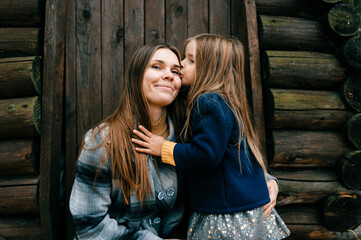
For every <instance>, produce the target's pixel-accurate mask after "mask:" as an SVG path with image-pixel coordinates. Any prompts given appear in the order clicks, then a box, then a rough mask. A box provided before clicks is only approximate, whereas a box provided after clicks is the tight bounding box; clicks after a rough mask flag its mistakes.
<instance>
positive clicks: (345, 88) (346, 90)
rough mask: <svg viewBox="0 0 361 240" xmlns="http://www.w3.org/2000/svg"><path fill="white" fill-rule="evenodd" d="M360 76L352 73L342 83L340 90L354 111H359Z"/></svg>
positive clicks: (360, 95) (360, 102) (360, 99)
mask: <svg viewBox="0 0 361 240" xmlns="http://www.w3.org/2000/svg"><path fill="white" fill-rule="evenodd" d="M360 90H361V76H360V75H352V76H350V77H348V78H347V80H346V81H345V82H344V83H343V85H342V88H341V92H342V96H343V99H345V101H346V102H347V104H348V106H349V107H350V108H352V109H353V110H354V111H356V112H361V91H360Z"/></svg>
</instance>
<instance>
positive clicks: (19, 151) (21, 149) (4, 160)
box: [0, 138, 39, 175]
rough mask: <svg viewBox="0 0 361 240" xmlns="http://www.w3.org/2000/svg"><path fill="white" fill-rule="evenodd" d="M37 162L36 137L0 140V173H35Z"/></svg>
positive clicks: (37, 145) (37, 144)
mask: <svg viewBox="0 0 361 240" xmlns="http://www.w3.org/2000/svg"><path fill="white" fill-rule="evenodd" d="M38 162H39V143H38V140H37V139H36V138H30V139H16V140H1V141H0V175H21V174H36V173H37V172H38Z"/></svg>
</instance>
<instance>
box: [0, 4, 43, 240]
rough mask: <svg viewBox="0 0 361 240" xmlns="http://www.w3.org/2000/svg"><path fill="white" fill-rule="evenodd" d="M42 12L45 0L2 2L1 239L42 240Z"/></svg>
mask: <svg viewBox="0 0 361 240" xmlns="http://www.w3.org/2000/svg"><path fill="white" fill-rule="evenodd" d="M44 7H45V1H43V0H23V1H22V0H15V1H14V0H2V1H1V2H0V36H1V37H0V86H1V87H0V239H42V230H41V228H42V226H41V223H40V205H39V181H40V179H41V177H40V172H39V165H40V162H39V159H40V152H39V149H40V139H41V137H40V136H41V121H42V117H41V114H42V111H41V108H42V107H41V106H42V99H41V95H42V94H41V92H42V55H43V53H42V52H43V50H42V48H43V32H44V31H43V24H44V20H43V19H44ZM41 181H47V180H46V179H42V180H41Z"/></svg>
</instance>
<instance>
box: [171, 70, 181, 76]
mask: <svg viewBox="0 0 361 240" xmlns="http://www.w3.org/2000/svg"><path fill="white" fill-rule="evenodd" d="M172 73H174V74H177V75H180V72H179V71H178V70H173V71H172Z"/></svg>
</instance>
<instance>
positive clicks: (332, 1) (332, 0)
mask: <svg viewBox="0 0 361 240" xmlns="http://www.w3.org/2000/svg"><path fill="white" fill-rule="evenodd" d="M322 1H323V2H325V3H338V2H341V0H322Z"/></svg>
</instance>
